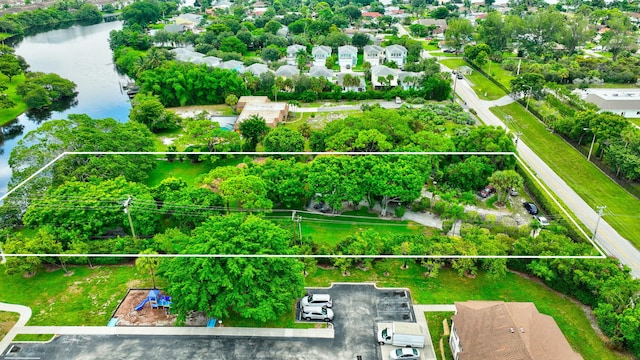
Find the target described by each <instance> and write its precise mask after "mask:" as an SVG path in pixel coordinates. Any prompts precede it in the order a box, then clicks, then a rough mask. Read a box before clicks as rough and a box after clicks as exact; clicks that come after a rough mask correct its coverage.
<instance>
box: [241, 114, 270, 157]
mask: <svg viewBox="0 0 640 360" xmlns="http://www.w3.org/2000/svg"><path fill="white" fill-rule="evenodd" d="M239 128H240V133H241V134H242V137H243V138H244V139H245V146H244V147H243V150H244V151H249V152H252V151H256V146H258V143H259V142H260V141H261V140H262V138H263V137H264V136H265V135H266V134H267V133H268V132H269V127H268V126H267V123H266V122H265V120H264V118H262V117H261V116H259V115H252V116H251V117H249V118H248V119H247V120H245V121H243V122H241V123H240V126H239Z"/></svg>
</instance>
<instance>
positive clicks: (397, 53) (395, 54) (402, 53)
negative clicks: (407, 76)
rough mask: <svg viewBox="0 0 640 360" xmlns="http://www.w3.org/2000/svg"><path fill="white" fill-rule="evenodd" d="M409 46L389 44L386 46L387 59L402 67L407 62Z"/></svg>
mask: <svg viewBox="0 0 640 360" xmlns="http://www.w3.org/2000/svg"><path fill="white" fill-rule="evenodd" d="M408 53H409V52H408V51H407V48H405V47H404V46H401V45H389V46H387V47H386V48H385V56H386V58H387V61H393V62H394V63H396V65H398V67H399V68H400V69H402V68H404V64H406V63H407V54H408Z"/></svg>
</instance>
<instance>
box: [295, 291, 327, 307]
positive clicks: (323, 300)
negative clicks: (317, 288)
mask: <svg viewBox="0 0 640 360" xmlns="http://www.w3.org/2000/svg"><path fill="white" fill-rule="evenodd" d="M305 306H321V307H322V306H324V307H328V308H330V307H332V306H333V302H332V301H331V295H329V294H311V295H307V296H305V297H303V298H302V300H300V307H305Z"/></svg>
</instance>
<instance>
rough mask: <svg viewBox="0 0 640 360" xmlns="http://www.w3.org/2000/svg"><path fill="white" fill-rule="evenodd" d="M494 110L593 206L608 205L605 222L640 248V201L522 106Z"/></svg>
mask: <svg viewBox="0 0 640 360" xmlns="http://www.w3.org/2000/svg"><path fill="white" fill-rule="evenodd" d="M491 110H492V111H493V113H494V114H496V116H498V117H499V118H501V119H502V120H503V121H504V117H505V115H510V116H511V117H512V120H511V121H509V122H508V123H507V122H505V124H507V125H508V126H509V128H510V129H511V130H512V131H519V132H522V135H521V139H523V140H524V142H525V143H526V144H527V145H528V146H529V147H530V148H531V149H532V150H533V151H534V152H535V153H536V154H538V156H540V158H541V159H542V160H544V162H545V163H547V164H548V165H549V166H550V167H551V168H552V169H554V170H555V172H556V173H557V174H558V175H559V176H560V177H561V178H562V179H563V180H564V181H566V182H567V184H568V185H569V186H571V188H573V190H574V191H575V192H576V193H577V194H578V195H579V196H580V197H581V198H582V199H584V200H585V201H586V202H587V203H588V204H589V205H590V206H592V207H593V208H595V207H596V206H600V205H606V206H607V209H606V212H605V216H604V219H605V220H606V221H607V222H608V223H609V224H610V225H611V226H613V227H614V228H615V229H616V230H617V231H618V232H619V233H620V235H622V236H623V237H625V238H626V239H628V240H629V241H631V242H632V243H633V244H634V246H635V247H636V248H640V221H638V219H637V209H639V208H640V200H638V199H637V198H635V197H634V196H633V195H631V194H630V193H628V192H627V191H625V190H624V189H623V188H622V187H620V186H619V185H618V184H617V183H616V182H614V181H613V180H611V179H609V178H608V177H607V176H606V175H605V174H603V173H602V172H601V171H600V170H599V169H598V168H597V167H596V166H595V165H593V164H591V163H590V162H588V161H587V159H586V158H585V157H584V156H583V155H582V154H580V153H579V152H578V151H577V150H575V149H574V148H573V147H571V146H570V145H569V144H567V143H566V142H564V140H562V139H561V138H560V137H559V136H555V135H553V136H552V135H551V134H550V133H549V130H547V128H546V127H545V125H544V124H542V123H541V122H540V121H538V120H537V119H536V118H535V117H533V115H531V114H530V113H528V112H527V111H525V109H524V108H523V107H522V106H521V105H520V104H518V103H512V104H510V105H507V106H502V107H496V108H492V109H491ZM607 214H615V215H613V216H607Z"/></svg>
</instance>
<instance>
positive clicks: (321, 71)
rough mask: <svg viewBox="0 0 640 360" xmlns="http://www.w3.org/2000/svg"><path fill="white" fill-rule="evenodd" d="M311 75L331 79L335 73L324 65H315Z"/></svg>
mask: <svg viewBox="0 0 640 360" xmlns="http://www.w3.org/2000/svg"><path fill="white" fill-rule="evenodd" d="M309 76H311V77H323V78H325V79H327V80H329V81H331V80H333V77H334V76H335V73H334V72H333V70H329V69H327V67H326V66H324V65H315V66H312V67H311V69H310V70H309Z"/></svg>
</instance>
